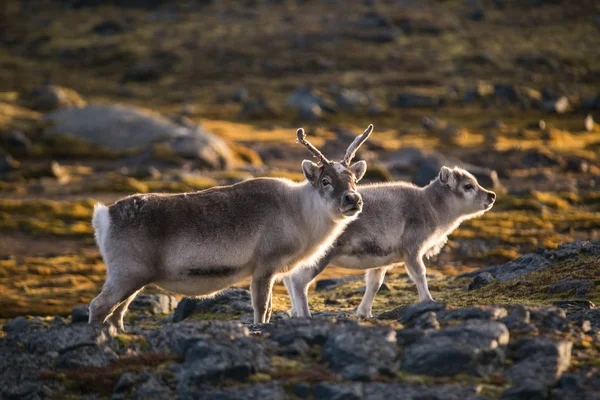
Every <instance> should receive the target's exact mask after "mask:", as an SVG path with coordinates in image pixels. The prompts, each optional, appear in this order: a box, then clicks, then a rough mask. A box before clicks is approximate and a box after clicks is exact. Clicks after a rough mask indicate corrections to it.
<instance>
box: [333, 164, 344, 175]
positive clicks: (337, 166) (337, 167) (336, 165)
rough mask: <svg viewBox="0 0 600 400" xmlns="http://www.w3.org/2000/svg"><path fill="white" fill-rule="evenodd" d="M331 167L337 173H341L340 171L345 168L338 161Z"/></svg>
mask: <svg viewBox="0 0 600 400" xmlns="http://www.w3.org/2000/svg"><path fill="white" fill-rule="evenodd" d="M333 168H334V169H335V172H337V173H338V174H341V173H342V172H344V171H345V170H346V167H344V166H343V165H342V164H340V163H335V164H333Z"/></svg>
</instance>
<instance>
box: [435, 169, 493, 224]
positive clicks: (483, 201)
mask: <svg viewBox="0 0 600 400" xmlns="http://www.w3.org/2000/svg"><path fill="white" fill-rule="evenodd" d="M438 179H439V180H440V182H441V183H442V184H443V187H444V188H445V190H446V191H447V192H448V196H450V198H452V199H453V200H454V201H453V204H454V205H455V208H456V210H455V211H456V212H457V213H458V214H459V215H461V216H463V217H466V218H472V217H476V216H479V215H481V214H483V213H484V212H486V211H489V210H490V209H491V208H492V206H493V205H494V202H495V201H496V193H494V192H492V191H491V190H486V189H484V188H483V187H482V186H481V185H479V183H478V182H477V179H476V178H475V177H474V176H473V175H471V174H470V173H469V172H468V171H466V170H464V169H462V168H458V167H454V169H450V168H448V167H445V166H444V167H442V168H441V170H440V174H439V176H438Z"/></svg>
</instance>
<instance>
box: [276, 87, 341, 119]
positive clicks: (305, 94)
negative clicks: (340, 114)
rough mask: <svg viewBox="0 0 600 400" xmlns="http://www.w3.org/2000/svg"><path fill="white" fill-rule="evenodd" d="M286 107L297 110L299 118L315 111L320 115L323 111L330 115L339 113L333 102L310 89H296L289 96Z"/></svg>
mask: <svg viewBox="0 0 600 400" xmlns="http://www.w3.org/2000/svg"><path fill="white" fill-rule="evenodd" d="M285 105H286V107H288V108H290V109H293V110H295V111H296V112H297V113H298V114H299V116H301V114H302V113H303V112H307V111H308V110H313V112H315V113H318V114H320V112H321V111H324V112H328V113H335V112H336V111H337V110H336V107H335V105H334V103H333V102H332V101H331V100H329V99H327V98H325V97H324V96H323V95H322V94H320V93H319V92H318V91H316V90H314V89H312V88H308V87H304V88H298V89H296V90H295V91H294V92H293V93H291V94H290V95H289V96H288V98H287V99H286V101H285ZM315 110H319V111H315ZM318 116H320V115H318Z"/></svg>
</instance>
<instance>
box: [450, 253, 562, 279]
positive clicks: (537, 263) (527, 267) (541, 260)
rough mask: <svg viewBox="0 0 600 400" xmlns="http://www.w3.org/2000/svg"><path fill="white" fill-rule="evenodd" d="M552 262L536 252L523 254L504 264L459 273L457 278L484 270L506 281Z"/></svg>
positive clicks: (474, 274) (473, 274) (470, 275)
mask: <svg viewBox="0 0 600 400" xmlns="http://www.w3.org/2000/svg"><path fill="white" fill-rule="evenodd" d="M551 265H552V264H551V263H550V262H549V261H548V260H547V259H546V257H544V256H543V255H540V254H537V253H529V254H525V255H523V256H521V257H519V258H517V259H515V260H511V261H509V262H507V263H506V264H502V265H495V266H492V267H487V268H484V269H481V270H478V271H473V272H468V273H466V274H462V275H459V278H464V277H474V276H477V275H480V274H482V273H484V272H487V273H490V274H492V276H493V277H494V278H495V279H497V280H498V281H500V282H506V281H509V280H511V279H515V278H519V277H522V276H525V275H529V274H530V273H532V272H535V271H540V270H543V269H545V268H548V267H550V266H551Z"/></svg>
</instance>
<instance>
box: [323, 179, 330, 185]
mask: <svg viewBox="0 0 600 400" xmlns="http://www.w3.org/2000/svg"><path fill="white" fill-rule="evenodd" d="M321 184H322V185H323V186H329V185H331V183H330V182H329V179H327V178H326V179H323V180H322V181H321Z"/></svg>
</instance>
